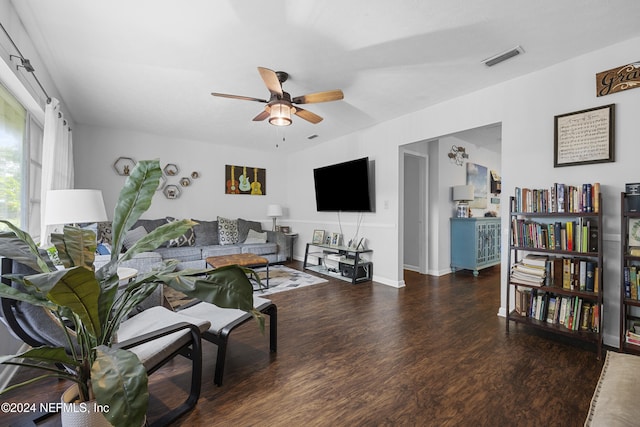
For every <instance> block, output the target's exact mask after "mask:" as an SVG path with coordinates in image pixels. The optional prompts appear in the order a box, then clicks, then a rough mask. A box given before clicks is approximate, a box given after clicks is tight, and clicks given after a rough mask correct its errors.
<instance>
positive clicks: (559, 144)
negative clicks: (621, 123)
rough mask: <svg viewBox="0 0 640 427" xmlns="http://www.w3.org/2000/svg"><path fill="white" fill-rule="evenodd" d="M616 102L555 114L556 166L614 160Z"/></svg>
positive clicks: (554, 146) (554, 161) (554, 155)
mask: <svg viewBox="0 0 640 427" xmlns="http://www.w3.org/2000/svg"><path fill="white" fill-rule="evenodd" d="M614 119H615V104H610V105H605V106H602V107H596V108H590V109H588V110H582V111H576V112H575V113H568V114H562V115H559V116H555V118H554V144H553V148H554V151H553V166H554V167H560V166H575V165H584V164H591V163H603V162H613V161H615V158H614V152H615V144H614Z"/></svg>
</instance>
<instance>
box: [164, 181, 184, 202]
mask: <svg viewBox="0 0 640 427" xmlns="http://www.w3.org/2000/svg"><path fill="white" fill-rule="evenodd" d="M163 192H164V196H165V197H166V198H167V199H177V198H178V197H180V188H178V186H176V185H173V184H172V185H167V186H166V187H164V190H163Z"/></svg>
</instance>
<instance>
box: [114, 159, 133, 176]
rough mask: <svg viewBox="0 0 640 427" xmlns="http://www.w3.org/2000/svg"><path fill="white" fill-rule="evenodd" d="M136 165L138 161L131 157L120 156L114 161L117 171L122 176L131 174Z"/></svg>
mask: <svg viewBox="0 0 640 427" xmlns="http://www.w3.org/2000/svg"><path fill="white" fill-rule="evenodd" d="M135 166H136V161H135V160H133V159H132V158H131V157H118V158H117V159H116V161H115V162H114V163H113V168H114V169H115V170H116V173H117V174H118V175H121V176H129V174H130V173H131V171H132V170H133V168H134V167H135Z"/></svg>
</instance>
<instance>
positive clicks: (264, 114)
mask: <svg viewBox="0 0 640 427" xmlns="http://www.w3.org/2000/svg"><path fill="white" fill-rule="evenodd" d="M267 117H269V112H268V111H267V110H264V111H263V112H261V113H260V114H258V115H257V116H255V117H254V118H253V121H254V122H261V121H263V120H264V119H266V118H267Z"/></svg>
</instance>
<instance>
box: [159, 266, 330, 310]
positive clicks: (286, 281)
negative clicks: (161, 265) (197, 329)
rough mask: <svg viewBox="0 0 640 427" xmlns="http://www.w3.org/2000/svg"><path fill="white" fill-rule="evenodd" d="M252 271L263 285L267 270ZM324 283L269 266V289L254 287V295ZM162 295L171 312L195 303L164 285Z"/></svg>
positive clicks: (288, 269) (317, 279)
mask: <svg viewBox="0 0 640 427" xmlns="http://www.w3.org/2000/svg"><path fill="white" fill-rule="evenodd" d="M254 270H255V272H256V273H258V276H259V277H260V280H261V281H262V283H263V285H264V284H265V279H266V277H267V269H266V268H265V267H261V268H256V269H254ZM252 282H253V280H252ZM326 282H328V280H326V279H323V278H321V277H316V276H312V275H310V274H307V273H303V272H302V271H299V270H294V269H293V268H289V267H285V266H284V265H271V266H269V288H268V289H267V288H263V289H262V290H257V285H255V286H254V289H256V291H255V295H258V296H265V295H270V294H275V293H276V292H284V291H290V290H292V289H299V288H304V287H306V286H312V285H317V284H320V283H326ZM163 293H164V300H165V302H166V306H167V308H171V309H173V310H178V309H181V308H185V307H188V306H189V305H191V304H193V303H194V302H195V301H197V300H196V299H194V298H191V297H188V296H186V295H185V294H183V293H182V292H178V291H176V290H175V289H172V288H170V287H168V286H166V285H165V286H164V290H163Z"/></svg>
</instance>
